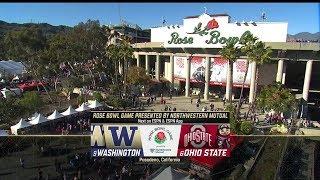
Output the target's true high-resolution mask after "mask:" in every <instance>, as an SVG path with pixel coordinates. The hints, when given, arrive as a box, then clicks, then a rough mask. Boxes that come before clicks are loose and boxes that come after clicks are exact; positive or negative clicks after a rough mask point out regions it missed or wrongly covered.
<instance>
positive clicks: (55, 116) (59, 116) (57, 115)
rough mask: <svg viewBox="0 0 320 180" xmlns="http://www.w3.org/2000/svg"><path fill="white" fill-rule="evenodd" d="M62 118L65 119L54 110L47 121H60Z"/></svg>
mask: <svg viewBox="0 0 320 180" xmlns="http://www.w3.org/2000/svg"><path fill="white" fill-rule="evenodd" d="M61 117H63V115H62V114H60V113H59V112H58V111H57V110H54V112H53V113H52V114H51V115H50V116H48V117H47V119H49V120H54V119H59V118H61Z"/></svg>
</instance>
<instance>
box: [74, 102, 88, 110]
mask: <svg viewBox="0 0 320 180" xmlns="http://www.w3.org/2000/svg"><path fill="white" fill-rule="evenodd" d="M88 109H91V108H90V107H88V106H87V105H86V104H85V103H82V104H81V106H79V107H78V108H77V109H76V111H78V112H82V111H86V110H88Z"/></svg>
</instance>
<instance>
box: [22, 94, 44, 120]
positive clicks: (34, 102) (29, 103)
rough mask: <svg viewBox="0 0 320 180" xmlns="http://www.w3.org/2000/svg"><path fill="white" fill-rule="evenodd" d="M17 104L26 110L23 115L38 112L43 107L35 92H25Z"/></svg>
mask: <svg viewBox="0 0 320 180" xmlns="http://www.w3.org/2000/svg"><path fill="white" fill-rule="evenodd" d="M18 103H19V105H20V106H21V107H23V109H25V110H26V112H25V114H26V115H30V114H32V113H33V112H35V111H38V110H39V109H40V108H41V107H42V106H43V101H42V99H41V97H40V95H39V94H38V93H37V92H26V93H24V94H23V97H22V98H21V99H19V100H18Z"/></svg>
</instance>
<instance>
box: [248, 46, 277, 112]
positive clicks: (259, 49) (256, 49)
mask: <svg viewBox="0 0 320 180" xmlns="http://www.w3.org/2000/svg"><path fill="white" fill-rule="evenodd" d="M271 53H272V50H271V48H270V47H266V46H265V43H263V42H262V41H258V42H256V43H255V44H254V45H253V48H252V51H251V52H250V53H248V55H249V59H251V60H252V61H254V62H256V64H257V71H256V74H255V75H254V77H252V78H255V79H256V82H255V88H254V94H255V96H256V94H257V92H258V83H259V70H260V67H261V65H263V64H265V63H269V62H271V58H270V56H271ZM254 99H256V98H255V97H254ZM254 104H255V102H254V103H253V105H252V106H251V108H250V109H252V111H255V106H254ZM249 111H250V110H249Z"/></svg>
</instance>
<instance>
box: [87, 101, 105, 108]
mask: <svg viewBox="0 0 320 180" xmlns="http://www.w3.org/2000/svg"><path fill="white" fill-rule="evenodd" d="M88 103H89V104H90V105H89V107H90V108H93V109H94V108H97V107H101V106H102V104H101V103H99V102H98V101H97V100H94V101H88Z"/></svg>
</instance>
